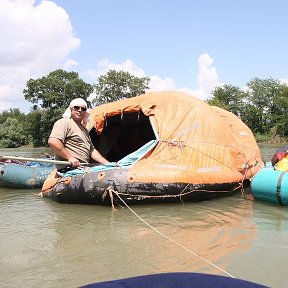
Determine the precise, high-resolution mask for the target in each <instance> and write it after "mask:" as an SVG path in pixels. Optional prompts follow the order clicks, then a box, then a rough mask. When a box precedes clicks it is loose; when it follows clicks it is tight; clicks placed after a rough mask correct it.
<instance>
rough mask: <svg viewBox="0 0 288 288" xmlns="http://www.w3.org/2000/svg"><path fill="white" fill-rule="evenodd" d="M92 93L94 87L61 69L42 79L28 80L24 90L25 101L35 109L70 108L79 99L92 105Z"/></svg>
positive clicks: (72, 73) (74, 73)
mask: <svg viewBox="0 0 288 288" xmlns="http://www.w3.org/2000/svg"><path fill="white" fill-rule="evenodd" d="M92 92H93V86H92V85H91V84H88V83H85V82H84V81H83V80H82V79H80V78H79V75H78V73H76V72H67V71H64V70H61V69H58V70H55V71H53V72H51V73H49V74H48V75H47V76H44V77H42V78H38V79H30V80H28V81H27V83H26V89H24V90H23V93H24V97H25V99H26V100H27V101H29V102H31V103H32V104H33V109H39V108H48V109H55V108H60V107H68V106H69V104H70V102H71V101H72V100H73V99H74V98H78V97H81V98H83V99H85V100H86V101H87V103H88V105H90V102H89V101H88V100H87V98H88V97H89V96H90V94H91V93H92Z"/></svg>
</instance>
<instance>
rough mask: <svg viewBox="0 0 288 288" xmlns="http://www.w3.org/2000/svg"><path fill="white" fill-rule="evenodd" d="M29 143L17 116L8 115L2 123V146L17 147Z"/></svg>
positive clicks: (0, 126)
mask: <svg viewBox="0 0 288 288" xmlns="http://www.w3.org/2000/svg"><path fill="white" fill-rule="evenodd" d="M27 143H28V141H27V137H26V136H25V133H24V129H23V126H22V124H21V123H19V122H18V121H17V119H15V118H11V117H8V118H7V119H6V121H5V122H4V123H2V124H0V147H3V148H16V147H20V146H22V145H26V144H27Z"/></svg>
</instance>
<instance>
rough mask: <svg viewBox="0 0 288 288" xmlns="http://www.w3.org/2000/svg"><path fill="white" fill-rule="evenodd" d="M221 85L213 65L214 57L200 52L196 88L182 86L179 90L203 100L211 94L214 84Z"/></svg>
mask: <svg viewBox="0 0 288 288" xmlns="http://www.w3.org/2000/svg"><path fill="white" fill-rule="evenodd" d="M222 85H223V84H222V83H221V82H219V81H218V75H217V72H216V68H215V67H214V59H213V58H211V57H210V55H209V54H207V53H205V54H201V55H200V56H199V58H198V75H197V88H196V89H195V90H190V89H189V88H182V89H181V90H182V91H183V92H186V93H188V94H191V95H193V96H195V97H198V98H200V99H202V100H205V99H207V98H209V97H210V96H211V92H212V91H213V89H214V88H215V87H216V86H222Z"/></svg>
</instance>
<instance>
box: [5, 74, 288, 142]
mask: <svg viewBox="0 0 288 288" xmlns="http://www.w3.org/2000/svg"><path fill="white" fill-rule="evenodd" d="M149 82H150V79H149V78H148V77H143V78H139V77H135V76H132V75H131V74H129V73H128V72H124V71H120V72H117V71H115V70H110V71H108V72H107V74H105V75H102V76H100V77H99V78H98V79H97V82H96V83H95V84H93V85H91V84H88V83H86V82H84V81H83V80H82V79H80V78H79V75H78V73H76V72H67V71H64V70H60V69H59V70H56V71H53V72H51V73H49V74H48V75H47V76H45V77H42V78H38V79H30V80H28V81H27V83H26V88H25V89H24V91H23V95H24V97H25V99H26V100H27V101H29V102H30V103H31V104H32V107H31V111H30V112H29V113H28V114H25V113H22V112H21V111H20V110H19V109H9V110H6V111H4V112H2V113H0V147H2V148H15V147H19V146H23V145H31V146H34V147H41V146H47V140H48V137H49V134H50V132H51V129H52V126H53V124H54V122H55V121H56V120H57V119H59V118H61V116H62V114H63V112H64V111H65V109H66V108H67V107H68V105H69V103H70V102H71V100H73V99H74V98H77V97H81V98H83V99H85V100H86V101H87V103H88V106H89V107H92V106H94V105H100V104H103V103H108V102H112V101H117V100H120V99H124V98H130V97H134V96H137V95H140V94H143V93H145V92H146V91H147V90H148V89H149ZM91 94H92V95H95V96H94V98H92V99H91ZM211 94H212V97H211V98H209V99H208V100H206V102H207V103H209V104H210V105H216V106H219V107H221V108H223V109H225V110H228V111H230V112H232V113H234V114H235V115H237V116H238V117H239V118H241V119H242V121H243V122H244V123H246V124H247V125H248V126H249V127H250V129H251V130H252V132H253V133H254V135H255V136H256V139H258V140H261V139H263V140H265V141H267V140H268V139H273V140H274V141H275V140H277V139H278V141H281V140H283V139H285V138H286V137H288V119H287V117H286V108H288V85H287V84H284V83H282V82H280V81H279V80H274V79H271V78H270V79H264V80H262V79H258V78H255V79H253V80H251V81H250V82H249V83H247V85H246V88H245V90H241V89H240V88H238V87H236V86H232V85H224V86H221V87H216V88H215V89H214V90H213V91H212V93H211ZM89 96H90V97H89ZM88 97H89V99H90V101H89V100H88Z"/></svg>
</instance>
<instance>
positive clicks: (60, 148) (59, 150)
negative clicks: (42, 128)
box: [48, 138, 80, 167]
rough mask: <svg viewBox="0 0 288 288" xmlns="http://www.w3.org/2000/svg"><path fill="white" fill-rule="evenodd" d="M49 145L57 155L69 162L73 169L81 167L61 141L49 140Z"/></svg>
mask: <svg viewBox="0 0 288 288" xmlns="http://www.w3.org/2000/svg"><path fill="white" fill-rule="evenodd" d="M48 144H49V146H50V147H51V149H52V150H53V151H54V153H56V154H57V155H58V156H60V157H62V158H63V159H66V160H68V161H69V162H70V163H71V165H72V167H78V166H79V165H80V162H79V160H78V159H77V158H75V157H72V156H71V155H70V153H69V151H68V150H67V149H66V148H65V147H64V145H63V143H62V141H61V140H59V139H57V138H49V139H48Z"/></svg>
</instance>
